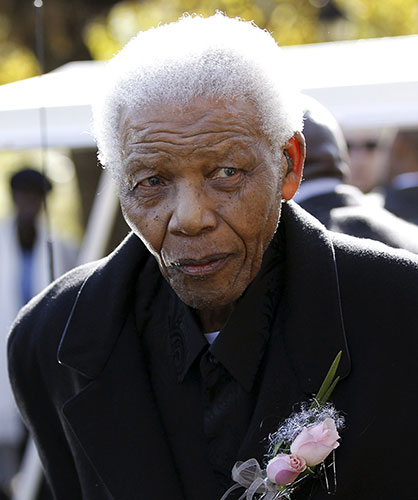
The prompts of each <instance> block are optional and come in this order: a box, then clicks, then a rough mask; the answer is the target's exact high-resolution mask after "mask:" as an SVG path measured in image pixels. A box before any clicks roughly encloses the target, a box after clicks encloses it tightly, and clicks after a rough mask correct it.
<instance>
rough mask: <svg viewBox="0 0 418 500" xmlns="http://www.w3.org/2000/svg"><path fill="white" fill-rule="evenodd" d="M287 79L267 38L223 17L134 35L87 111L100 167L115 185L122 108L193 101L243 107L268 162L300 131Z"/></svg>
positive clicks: (297, 109)
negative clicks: (252, 109)
mask: <svg viewBox="0 0 418 500" xmlns="http://www.w3.org/2000/svg"><path fill="white" fill-rule="evenodd" d="M289 73H290V70H289V68H287V66H286V64H285V62H284V60H283V55H282V50H281V49H280V47H279V46H278V45H277V43H276V42H275V40H274V39H273V37H272V36H271V35H270V34H269V33H268V32H267V31H265V30H262V29H260V28H258V27H257V26H256V25H255V24H254V23H251V22H244V21H242V20H240V19H231V18H229V17H227V16H225V15H223V14H222V13H217V14H215V15H213V16H211V17H208V18H202V17H200V16H196V15H192V16H190V15H184V16H183V17H182V18H180V19H179V20H178V21H177V22H174V23H170V24H166V25H163V26H159V27H158V28H152V29H149V30H148V31H144V32H139V33H138V34H137V35H136V36H135V37H134V38H132V40H130V42H129V43H128V44H127V45H126V46H125V47H124V48H123V49H122V50H121V51H120V52H119V53H118V54H117V55H116V56H115V57H114V58H113V59H111V60H110V61H109V63H108V65H107V72H106V74H105V77H104V84H103V88H102V89H101V90H102V92H101V93H100V95H99V96H98V98H97V102H96V103H95V104H94V106H93V130H94V134H95V137H96V140H97V145H98V148H99V154H98V156H99V160H100V162H101V163H102V165H103V166H104V167H106V168H108V169H109V170H110V171H111V173H112V175H113V177H114V178H116V179H118V178H119V176H120V171H121V162H122V159H121V153H122V152H121V145H120V134H119V125H120V112H121V109H122V108H124V107H129V108H132V107H133V106H134V107H138V109H140V108H141V107H143V106H145V105H150V104H151V105H152V104H158V105H159V106H163V105H164V103H168V102H169V103H171V104H174V105H177V106H179V107H180V108H181V107H183V106H185V105H187V104H188V103H190V102H191V101H193V100H194V99H195V98H197V97H207V98H213V99H215V100H219V99H226V100H234V99H237V98H243V97H244V98H246V99H249V100H250V101H251V102H253V103H254V104H255V106H256V108H257V109H258V112H259V116H260V125H261V127H262V129H263V130H264V132H265V133H266V135H267V137H268V138H269V140H270V143H271V147H272V151H273V154H274V155H275V156H277V154H278V155H280V148H281V147H282V146H283V145H284V144H285V142H286V141H287V140H288V139H290V138H291V137H292V135H293V134H294V133H295V132H296V131H298V130H302V116H303V112H302V109H301V105H300V104H299V99H298V92H297V91H296V90H295V87H294V86H293V85H292V83H291V82H290V81H289V80H290V79H289ZM280 157H281V156H280Z"/></svg>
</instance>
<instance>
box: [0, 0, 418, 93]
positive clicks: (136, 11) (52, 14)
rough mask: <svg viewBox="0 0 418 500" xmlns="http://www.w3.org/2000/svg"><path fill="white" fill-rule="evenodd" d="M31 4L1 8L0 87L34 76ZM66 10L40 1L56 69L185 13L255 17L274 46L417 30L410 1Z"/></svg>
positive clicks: (222, 2)
mask: <svg viewBox="0 0 418 500" xmlns="http://www.w3.org/2000/svg"><path fill="white" fill-rule="evenodd" d="M31 3H32V2H26V1H25V2H22V3H21V6H20V9H19V18H16V17H13V15H15V14H14V13H15V12H16V9H12V8H11V5H12V4H13V2H12V1H11V0H7V1H6V3H5V5H6V6H7V5H8V9H7V8H5V7H3V6H0V75H1V79H0V83H5V82H9V81H13V80H16V79H21V78H26V77H28V76H33V75H35V74H37V72H38V71H39V68H38V65H37V61H36V58H35V56H34V54H33V40H34V37H35V36H34V23H33V12H32V11H33V9H32V10H31V9H29V7H31V5H30V4H31ZM112 3H113V6H112ZM71 5H73V7H69V4H68V2H67V1H66V0H54V1H49V0H45V1H44V7H43V9H44V11H45V16H44V19H45V31H46V33H45V36H46V47H47V49H48V50H50V52H51V54H50V58H49V59H51V58H52V59H53V60H54V67H55V66H58V65H60V64H64V63H65V62H67V61H68V60H77V59H83V58H85V57H88V54H90V56H91V57H92V58H93V59H108V58H110V57H112V55H113V54H115V53H116V52H117V51H118V50H119V49H120V48H121V47H122V46H123V45H124V44H125V43H126V42H127V41H128V40H129V39H130V38H131V37H132V36H133V35H134V34H135V33H136V32H137V31H138V30H145V29H148V28H150V27H152V26H157V25H158V24H160V23H167V22H171V21H174V20H176V19H177V18H178V17H179V16H181V15H182V14H183V13H184V12H189V13H194V12H195V13H197V14H201V15H203V16H209V15H211V14H213V13H214V12H215V11H216V10H221V11H223V12H226V13H227V14H228V15H229V16H232V17H235V16H237V17H241V18H243V19H245V20H248V21H249V20H253V21H254V22H255V23H256V24H258V25H259V26H260V27H262V28H266V29H267V30H269V31H270V32H271V33H272V34H273V36H274V37H275V39H276V40H277V41H278V42H279V44H280V45H296V44H304V43H315V42H323V41H329V40H345V39H357V38H370V37H382V36H397V35H408V34H412V33H418V2H417V1H416V0H170V1H169V2H167V0H125V1H121V2H116V1H114V0H106V1H103V2H98V1H97V2H84V0H83V1H82V0H74V1H73V2H72V3H71ZM330 8H332V9H334V11H335V10H337V11H339V14H337V15H336V17H334V18H332V19H330V18H329V16H327V15H325V14H326V13H327V9H328V10H329V9H330ZM332 9H331V10H332ZM22 19H23V20H24V22H22ZM82 47H84V49H82ZM64 49H65V50H64ZM86 49H88V52H87V51H86ZM83 50H84V51H85V53H84V52H83ZM86 54H87V55H86ZM60 57H61V59H60ZM47 60H48V58H47Z"/></svg>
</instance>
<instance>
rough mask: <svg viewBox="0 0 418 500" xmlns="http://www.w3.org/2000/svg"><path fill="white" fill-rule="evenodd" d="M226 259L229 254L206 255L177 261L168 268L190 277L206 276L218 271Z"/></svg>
mask: <svg viewBox="0 0 418 500" xmlns="http://www.w3.org/2000/svg"><path fill="white" fill-rule="evenodd" d="M228 257H230V254H226V253H222V254H214V255H208V256H206V257H203V258H201V259H188V258H185V259H178V260H176V261H174V262H172V263H171V264H170V266H169V267H171V268H172V269H175V270H177V271H180V272H182V273H184V274H188V275H190V276H206V275H209V274H213V273H215V272H217V271H219V270H220V269H221V267H223V265H224V264H225V262H226V261H227V259H228Z"/></svg>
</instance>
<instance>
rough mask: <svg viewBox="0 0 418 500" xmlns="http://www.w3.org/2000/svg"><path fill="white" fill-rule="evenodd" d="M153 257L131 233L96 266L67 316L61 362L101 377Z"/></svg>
mask: <svg viewBox="0 0 418 500" xmlns="http://www.w3.org/2000/svg"><path fill="white" fill-rule="evenodd" d="M150 258H151V257H150V254H149V252H148V251H147V249H146V248H145V246H144V245H143V244H142V242H141V240H140V239H139V238H138V237H136V236H135V235H134V234H132V233H131V234H130V235H128V236H127V237H126V238H125V240H124V241H123V242H122V243H121V245H120V246H119V247H118V248H117V249H116V250H115V251H114V252H113V253H111V254H110V255H109V256H108V257H106V258H104V259H102V260H100V261H98V262H97V263H96V265H94V266H93V267H92V270H91V272H89V273H88V274H87V277H86V278H85V279H84V281H83V282H82V284H81V286H80V289H79V291H78V294H77V297H76V299H75V301H74V303H73V306H72V309H71V312H70V314H69V316H68V319H67V323H66V326H65V329H64V332H63V335H62V338H61V342H60V345H59V348H58V354H57V359H58V362H59V363H60V364H62V365H64V366H67V367H69V368H71V369H73V370H75V371H77V372H78V373H81V374H82V375H84V376H85V377H87V378H91V379H93V378H95V377H97V375H98V374H99V373H100V372H101V371H102V369H103V366H104V365H105V364H106V362H107V360H108V358H109V356H110V354H111V353H112V350H113V348H114V344H115V342H116V340H117V338H118V336H119V333H120V331H121V329H122V326H123V324H124V322H125V320H126V317H127V316H128V312H129V311H130V310H132V307H133V305H132V301H133V300H134V295H135V293H134V290H135V285H136V280H137V277H138V273H139V271H140V269H141V267H143V265H144V263H145V261H146V260H147V259H150ZM97 311H100V313H98V312H97Z"/></svg>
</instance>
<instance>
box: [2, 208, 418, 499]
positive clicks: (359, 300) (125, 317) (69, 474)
mask: <svg viewBox="0 0 418 500" xmlns="http://www.w3.org/2000/svg"><path fill="white" fill-rule="evenodd" d="M280 224H281V230H282V231H284V233H285V240H286V259H285V271H284V276H283V279H284V280H285V285H284V292H283V296H282V297H281V299H280V309H279V311H278V317H279V320H278V322H277V328H276V329H275V330H274V331H273V332H272V335H271V338H270V341H269V345H268V348H267V350H266V353H265V355H264V358H263V361H262V368H261V369H260V373H259V377H260V378H261V381H260V386H261V390H260V392H259V395H258V398H257V402H256V405H255V408H254V412H253V416H252V421H251V424H250V426H249V428H248V432H247V435H246V437H245V438H244V440H243V442H242V445H241V448H240V450H239V453H238V456H237V459H241V460H246V459H248V458H251V457H255V458H257V459H258V460H259V461H262V460H263V455H264V453H265V448H266V437H267V436H268V434H269V433H270V432H272V431H274V430H275V428H276V427H277V425H278V424H279V423H280V421H281V420H282V419H283V418H285V417H287V416H288V415H289V414H290V412H291V410H292V407H293V405H294V403H296V402H298V401H302V400H305V399H306V398H307V397H309V395H311V394H312V393H314V392H316V391H317V389H318V386H319V384H320V383H321V381H322V379H323V376H324V372H325V371H326V370H327V369H328V367H329V365H330V363H331V361H332V360H333V358H334V356H335V354H336V353H337V352H338V351H339V350H342V351H343V358H342V361H341V365H340V370H339V372H340V375H341V376H342V380H341V382H340V383H339V385H338V386H337V388H336V390H335V392H334V395H333V402H334V403H335V405H336V406H337V408H338V409H339V410H340V411H341V412H343V414H344V415H345V418H346V427H345V429H344V430H343V431H342V432H341V436H342V439H341V445H340V447H339V448H338V449H337V451H336V456H337V477H338V491H337V495H336V496H335V497H334V498H335V499H336V500H373V499H376V500H385V499H387V500H389V499H390V500H395V499H396V500H398V499H402V500H413V499H417V498H418V493H417V492H418V487H417V482H416V467H417V465H418V458H417V453H416V445H417V442H418V432H417V428H418V426H417V424H416V417H417V411H416V408H417V405H416V397H417V374H416V356H417V338H418V335H417V330H418V260H417V257H416V256H414V255H412V254H409V253H408V252H406V251H402V250H391V249H389V248H388V247H386V246H384V245H383V244H380V243H372V242H369V241H365V240H357V239H355V238H351V237H349V236H345V235H338V234H334V233H331V232H328V231H326V230H325V228H324V227H323V226H322V225H321V224H319V223H318V222H317V221H316V219H314V218H312V217H311V216H309V215H308V214H307V213H306V212H305V211H303V210H302V209H300V208H299V207H298V206H297V205H295V204H293V203H288V204H286V206H284V207H283V212H282V219H281V222H280ZM149 258H150V256H149V254H148V252H147V250H146V249H145V247H144V246H143V245H142V243H141V242H140V240H139V239H138V238H137V237H136V236H134V235H130V236H129V237H128V238H127V239H126V240H125V241H124V242H123V243H122V244H121V246H120V247H119V248H118V249H117V250H116V251H115V252H113V253H112V254H111V255H110V256H109V257H107V258H105V259H103V260H101V261H99V262H96V263H93V264H88V265H86V266H83V267H81V268H78V269H76V270H74V271H73V272H70V273H69V274H67V275H66V276H64V277H63V278H61V279H60V280H59V281H57V282H56V283H55V284H53V285H52V286H50V287H49V289H47V291H45V292H44V293H43V294H42V295H41V296H39V297H37V298H36V299H34V300H33V301H32V302H31V303H30V304H29V305H28V306H27V307H26V308H25V309H24V310H23V312H21V314H20V316H19V318H18V320H17V322H16V323H15V325H14V328H13V330H12V333H11V336H10V340H9V366H10V376H11V382H12V385H13V388H14V391H15V394H16V399H17V403H18V405H19V407H20V410H21V412H22V415H23V417H24V419H25V422H26V423H27V425H28V427H29V429H30V431H31V432H32V434H33V436H34V438H35V440H36V443H37V445H38V447H39V451H40V456H41V459H42V461H43V464H44V467H45V469H46V475H47V477H48V479H49V481H50V483H51V485H52V488H53V491H54V494H55V498H57V499H58V500H75V499H85V500H110V499H116V500H163V499H169V500H185V499H187V500H218V499H217V498H214V497H213V493H211V491H213V490H212V487H211V484H212V482H213V480H214V478H213V476H212V471H211V470H210V467H208V466H207V461H206V458H205V457H203V456H202V457H201V458H196V457H199V453H200V454H201V455H203V454H204V452H203V451H202V452H200V449H201V448H200V447H201V435H199V433H198V431H197V430H196V429H198V428H199V426H198V425H194V424H193V422H192V417H190V416H193V408H185V425H189V424H190V439H189V440H188V441H187V442H185V443H184V454H185V458H184V460H183V467H182V470H180V471H179V470H178V469H177V467H176V464H175V463H174V462H173V458H172V455H171V452H170V449H169V447H168V445H167V440H166V438H165V435H164V429H163V428H162V425H161V420H160V416H159V414H158V410H157V408H156V405H155V402H154V398H153V394H152V391H151V387H150V383H149V379H148V373H147V367H146V365H145V363H144V358H143V353H142V351H141V345H140V335H138V332H137V331H136V327H135V325H134V324H133V322H132V319H131V317H132V315H131V311H132V308H133V305H132V301H133V297H134V293H133V290H134V288H135V286H136V283H137V280H138V276H139V279H141V274H140V273H141V269H143V266H144V263H145V262H146V261H147V260H148V259H149ZM147 290H148V286H147V283H144V284H143V293H144V294H147ZM164 313H165V312H164V311H161V314H164ZM139 334H140V332H139ZM237 355H239V349H238V350H237ZM203 449H204V448H202V450H203ZM188 457H190V459H189V458H188ZM192 457H193V458H192ZM292 498H293V497H292ZM294 498H295V499H302V498H303V499H307V498H311V499H314V500H320V499H325V498H329V496H328V495H327V494H326V493H325V492H324V490H323V489H322V488H321V486H320V484H319V481H315V480H313V481H312V482H311V483H309V484H308V485H307V486H305V488H304V489H303V491H301V492H300V493H299V494H298V495H295V496H294Z"/></svg>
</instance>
